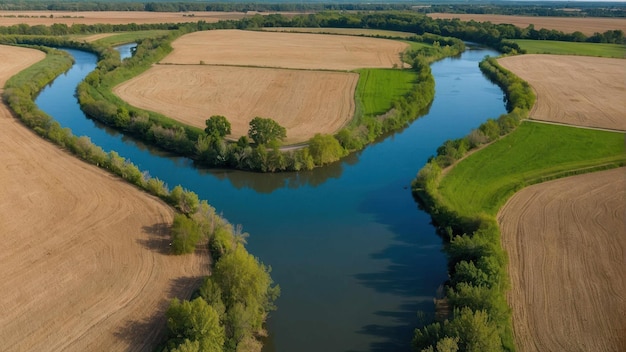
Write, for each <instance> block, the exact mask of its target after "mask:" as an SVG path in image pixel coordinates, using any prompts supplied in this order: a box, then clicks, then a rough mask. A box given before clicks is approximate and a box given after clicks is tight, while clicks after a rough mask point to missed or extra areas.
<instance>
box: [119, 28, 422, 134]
mask: <svg viewBox="0 0 626 352" xmlns="http://www.w3.org/2000/svg"><path fill="white" fill-rule="evenodd" d="M172 47H173V48H174V50H173V52H172V53H170V54H169V55H168V56H167V57H165V58H164V59H163V60H162V61H161V65H155V66H154V67H152V68H151V69H150V70H148V71H146V72H145V73H144V74H142V75H140V76H138V77H135V78H133V79H131V80H129V81H127V82H125V83H123V84H121V85H119V86H117V87H115V88H114V93H115V94H117V95H118V96H119V97H120V98H122V99H123V100H125V101H127V102H128V103H130V104H131V105H134V106H137V107H140V108H144V109H147V110H152V111H156V112H160V113H162V114H165V115H167V116H170V117H172V118H174V119H176V120H179V121H181V122H184V123H187V124H189V125H193V126H197V127H201V128H204V126H205V120H206V119H208V118H209V117H210V116H212V115H223V116H225V117H226V118H227V119H228V120H229V122H230V123H231V126H232V134H231V136H230V137H231V138H238V137H239V136H243V135H246V134H247V132H248V128H249V122H250V120H252V119H253V118H254V117H256V116H259V117H264V118H271V119H274V120H275V121H276V122H278V123H279V124H281V125H282V126H283V127H285V128H286V129H287V139H286V140H285V142H286V143H298V142H304V141H306V140H308V139H309V138H311V137H313V136H314V135H315V134H316V133H322V134H330V133H334V132H336V131H338V130H339V129H341V128H342V127H343V126H345V125H346V124H347V123H348V122H349V121H350V120H351V119H352V117H353V116H354V111H355V89H356V86H357V81H358V80H359V75H358V74H357V73H354V72H346V70H351V69H353V68H354V69H356V68H362V67H385V68H388V70H386V71H380V73H379V74H372V75H373V76H372V77H374V78H372V80H373V81H372V83H373V84H376V83H377V84H382V85H381V86H379V87H378V90H379V93H378V94H380V92H381V91H383V90H384V89H383V87H390V86H392V85H391V84H390V82H389V81H387V82H386V83H385V82H383V80H384V79H383V78H382V76H383V75H382V74H381V73H383V72H387V73H389V74H390V75H392V76H393V77H392V78H393V79H394V80H395V79H401V80H402V85H403V86H405V85H407V84H409V82H411V80H412V79H413V78H414V75H412V74H411V73H409V72H408V71H406V72H404V71H400V70H397V71H393V70H391V68H392V67H393V66H394V65H398V64H399V63H400V64H401V62H400V53H401V52H402V51H403V50H404V49H405V48H407V47H408V44H406V43H402V42H398V41H393V40H384V39H375V38H362V37H354V36H340V35H322V34H300V33H272V32H251V31H239V30H219V31H206V32H196V33H191V34H188V35H185V36H183V37H181V38H179V39H178V40H176V41H174V43H173V44H172ZM200 62H202V64H200ZM233 65H234V66H233ZM266 66H271V67H272V68H269V67H266ZM285 68H289V69H285ZM362 72H364V73H367V72H369V71H368V70H364V71H362ZM368 77H370V76H369V75H368ZM368 80H369V79H368ZM394 82H395V81H394ZM373 89H374V88H373V87H370V88H368V89H367V91H368V92H370V94H371V92H372V91H373ZM403 89H406V88H403ZM386 93H387V94H396V93H397V91H396V90H394V89H390V91H389V92H386ZM379 99H380V97H379ZM379 105H380V103H379V102H375V105H374V106H373V107H368V109H370V108H374V109H378V110H380V111H382V113H384V112H385V111H386V110H382V109H383V108H384V107H382V106H379ZM388 108H389V107H388Z"/></svg>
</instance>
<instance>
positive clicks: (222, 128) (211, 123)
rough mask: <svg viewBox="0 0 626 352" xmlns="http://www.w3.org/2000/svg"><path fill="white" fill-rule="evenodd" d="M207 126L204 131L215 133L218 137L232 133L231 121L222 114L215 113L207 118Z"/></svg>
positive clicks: (208, 133)
mask: <svg viewBox="0 0 626 352" xmlns="http://www.w3.org/2000/svg"><path fill="white" fill-rule="evenodd" d="M205 123H206V128H205V129H204V132H206V134H207V135H215V136H218V137H224V136H226V135H227V134H230V122H228V120H227V119H226V117H224V116H222V115H213V116H211V117H209V119H208V120H206V122H205Z"/></svg>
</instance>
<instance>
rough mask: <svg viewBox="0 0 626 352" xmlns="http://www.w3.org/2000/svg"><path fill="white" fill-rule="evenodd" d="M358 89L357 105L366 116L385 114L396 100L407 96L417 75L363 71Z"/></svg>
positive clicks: (401, 72)
mask: <svg viewBox="0 0 626 352" xmlns="http://www.w3.org/2000/svg"><path fill="white" fill-rule="evenodd" d="M357 72H358V73H359V82H358V83H357V87H356V93H355V95H356V103H357V106H358V107H359V108H360V110H361V112H362V114H363V115H364V116H376V115H380V114H384V113H385V112H387V111H389V109H391V107H392V102H393V100H394V99H397V98H399V97H402V96H404V95H406V94H407V93H408V92H409V91H410V90H411V88H412V87H413V84H414V83H415V80H416V79H417V75H416V74H415V72H413V71H412V70H394V69H362V70H358V71H357Z"/></svg>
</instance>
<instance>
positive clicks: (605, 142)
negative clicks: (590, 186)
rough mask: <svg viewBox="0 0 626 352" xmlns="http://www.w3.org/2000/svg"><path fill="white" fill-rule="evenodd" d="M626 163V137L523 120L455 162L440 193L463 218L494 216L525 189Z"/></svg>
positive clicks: (620, 134) (445, 177) (441, 184)
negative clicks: (514, 194) (625, 138)
mask: <svg viewBox="0 0 626 352" xmlns="http://www.w3.org/2000/svg"><path fill="white" fill-rule="evenodd" d="M625 162H626V150H625V146H624V133H616V132H606V131H597V130H589V129H582V128H574V127H564V126H555V125H548V124H541V123H533V122H525V123H523V124H522V125H520V127H518V128H517V130H515V131H514V132H512V133H511V134H509V135H507V136H506V137H504V138H502V139H500V140H499V141H497V142H495V143H493V144H492V145H490V146H488V147H486V148H485V149H483V150H481V151H479V152H477V153H475V154H473V155H471V156H469V157H468V158H467V159H465V160H463V161H461V162H459V163H458V164H457V165H456V166H455V167H454V168H453V169H452V170H450V172H449V173H448V174H447V175H446V176H444V178H443V179H442V180H441V183H440V185H439V191H440V195H441V196H442V198H443V199H444V202H445V204H446V205H447V206H448V207H449V208H450V209H452V210H455V211H456V212H457V213H458V214H459V215H461V216H468V217H474V216H477V215H480V214H485V213H486V214H487V215H491V216H495V215H496V214H497V212H498V210H499V209H500V208H501V207H502V205H504V203H505V202H506V200H507V199H508V198H509V197H510V196H511V195H513V193H515V192H516V191H517V190H519V189H521V188H523V187H524V186H527V185H530V184H534V183H538V182H543V181H546V180H549V179H554V178H558V177H563V176H568V175H574V174H577V173H583V172H586V171H592V170H594V169H603V168H609V167H616V166H619V165H624V163H625Z"/></svg>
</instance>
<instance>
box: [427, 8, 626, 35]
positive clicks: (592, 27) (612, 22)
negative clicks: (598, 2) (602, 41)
mask: <svg viewBox="0 0 626 352" xmlns="http://www.w3.org/2000/svg"><path fill="white" fill-rule="evenodd" d="M428 16H430V17H432V18H445V19H451V18H458V19H460V20H462V21H470V20H474V21H477V22H491V23H496V24H500V23H508V24H512V25H514V26H517V27H520V28H526V27H528V25H531V24H532V25H534V26H535V29H541V28H545V29H555V30H557V31H561V32H564V33H574V32H576V31H579V32H582V33H583V34H585V35H588V36H589V35H593V34H594V33H596V32H598V33H604V32H606V31H608V30H614V29H621V30H622V31H624V32H626V19H625V18H601V17H531V16H507V15H484V14H454V13H430V14H428Z"/></svg>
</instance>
